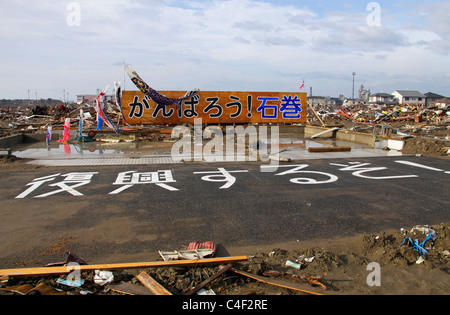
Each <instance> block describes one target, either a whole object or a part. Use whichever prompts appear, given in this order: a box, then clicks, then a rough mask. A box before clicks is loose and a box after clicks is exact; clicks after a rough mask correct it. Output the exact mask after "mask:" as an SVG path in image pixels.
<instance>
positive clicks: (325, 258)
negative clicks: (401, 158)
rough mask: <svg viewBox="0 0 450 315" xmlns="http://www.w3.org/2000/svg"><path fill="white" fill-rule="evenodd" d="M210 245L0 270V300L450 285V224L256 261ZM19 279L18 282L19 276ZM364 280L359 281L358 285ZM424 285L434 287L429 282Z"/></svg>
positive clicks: (438, 288) (277, 252) (438, 290)
mask: <svg viewBox="0 0 450 315" xmlns="http://www.w3.org/2000/svg"><path fill="white" fill-rule="evenodd" d="M207 243H208V244H209V245H208V246H203V245H204V244H206V243H197V242H196V243H195V245H194V246H191V247H190V249H185V251H184V252H183V251H174V252H172V253H171V254H175V255H176V256H177V257H173V256H170V255H168V253H167V252H165V253H160V254H161V258H162V261H157V262H153V263H142V264H140V263H138V264H118V265H88V264H87V263H86V262H85V261H84V260H83V259H80V258H79V257H77V256H76V255H75V254H73V253H70V252H69V251H68V252H67V253H66V256H67V259H66V261H65V262H61V263H55V264H51V265H50V266H48V265H47V266H46V267H44V268H29V269H24V270H20V269H19V270H16V269H9V270H0V294H3V295H32V294H34V295H194V294H196V295H250V294H252V295H280V294H282V295H293V294H294V295H297V294H301V295H303V294H308V295H331V294H384V293H386V294H395V293H396V292H398V291H402V290H406V293H415V292H418V293H429V292H428V291H427V290H429V291H430V292H433V293H434V294H448V292H450V291H449V289H450V288H449V285H450V284H449V283H448V281H445V279H446V278H445V277H446V276H447V277H448V274H447V272H448V268H449V259H450V252H449V246H450V224H439V225H435V226H426V225H419V226H415V227H413V228H411V229H404V228H402V229H400V231H396V232H393V233H385V232H381V233H379V234H370V235H364V236H362V237H358V238H356V239H354V240H351V241H348V242H344V243H341V244H339V245H340V247H339V246H337V247H335V248H331V247H330V248H326V247H325V246H313V247H307V248H301V247H299V248H298V249H295V250H283V249H279V248H277V249H274V250H272V251H271V252H269V253H257V254H255V255H254V256H237V257H221V258H217V257H213V256H214V255H213V254H215V250H216V248H217V247H216V245H215V244H214V243H213V242H207ZM199 244H202V246H198V245H199ZM199 249H205V250H207V251H208V252H207V254H208V257H209V258H207V257H205V256H203V255H201V254H200V253H197V254H198V255H199V256H197V257H198V259H194V260H187V259H185V258H193V257H183V255H184V254H186V253H187V252H190V253H191V254H192V253H195V251H198V250H199ZM202 257H203V258H202ZM194 258H195V257H194ZM166 259H167V260H166ZM371 262H376V263H378V264H379V265H380V266H381V268H382V272H383V279H389V281H391V284H390V285H385V286H380V287H379V288H373V287H371V286H369V285H368V284H367V283H366V281H367V278H366V276H364V274H365V273H366V270H367V269H366V267H367V266H368V265H369V264H370V263H371ZM74 263H75V266H79V268H80V270H79V273H78V274H77V273H75V272H74V271H75V270H76V269H68V268H67V266H71V264H74ZM58 268H59V269H58ZM61 268H62V269H61ZM53 270H54V271H53ZM420 270H423V271H424V272H422V271H420ZM20 271H22V273H23V274H22V275H21V276H18V275H17V274H18V272H20ZM61 271H62V272H61ZM69 272H70V273H69ZM27 273H28V274H27ZM32 274H36V275H34V276H33V275H32ZM39 274H44V275H39ZM361 274H362V275H363V276H362V277H359V275H361ZM408 277H411V279H410V278H408ZM423 277H430V278H433V279H438V280H433V281H437V282H432V281H430V280H429V279H426V278H425V279H424V278H423ZM427 280H428V281H427ZM405 283H406V287H405ZM408 283H409V284H410V285H409V286H408V285H407V284H408ZM414 283H421V285H420V286H417V285H415V284H414ZM427 283H428V285H427ZM377 290H378V291H377ZM383 290H384V291H383Z"/></svg>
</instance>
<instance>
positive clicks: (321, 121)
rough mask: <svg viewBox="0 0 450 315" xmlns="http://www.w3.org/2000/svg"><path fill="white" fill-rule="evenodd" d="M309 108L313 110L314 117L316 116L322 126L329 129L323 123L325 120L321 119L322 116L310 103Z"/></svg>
mask: <svg viewBox="0 0 450 315" xmlns="http://www.w3.org/2000/svg"><path fill="white" fill-rule="evenodd" d="M308 105H309V107H310V108H311V109H312V111H313V113H314V115H316V117H317V118H318V119H319V121H320V123H321V124H322V126H324V127H325V128H326V127H327V125H325V123H324V122H323V120H322V119H321V118H320V116H319V115H318V114H317V113H316V110H315V109H314V107H312V105H311V104H310V103H309V102H308Z"/></svg>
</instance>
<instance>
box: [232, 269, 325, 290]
mask: <svg viewBox="0 0 450 315" xmlns="http://www.w3.org/2000/svg"><path fill="white" fill-rule="evenodd" d="M231 270H232V271H234V272H235V273H237V274H240V275H242V276H246V277H248V278H250V279H253V280H256V281H258V282H261V283H265V284H270V285H273V286H277V287H280V288H284V289H289V290H295V291H299V292H302V293H305V294H309V295H324V293H323V290H321V291H320V292H319V291H318V290H317V289H315V288H311V289H310V288H308V287H306V286H302V285H301V284H298V283H288V282H286V281H280V280H275V279H270V278H267V277H262V276H257V275H254V274H251V273H248V272H245V271H242V270H239V269H235V268H231Z"/></svg>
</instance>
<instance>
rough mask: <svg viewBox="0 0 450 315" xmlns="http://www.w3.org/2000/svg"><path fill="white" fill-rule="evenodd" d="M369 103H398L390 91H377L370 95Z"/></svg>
mask: <svg viewBox="0 0 450 315" xmlns="http://www.w3.org/2000/svg"><path fill="white" fill-rule="evenodd" d="M369 103H370V104H373V105H392V104H396V102H395V101H394V95H392V94H388V93H377V94H372V95H370V96H369Z"/></svg>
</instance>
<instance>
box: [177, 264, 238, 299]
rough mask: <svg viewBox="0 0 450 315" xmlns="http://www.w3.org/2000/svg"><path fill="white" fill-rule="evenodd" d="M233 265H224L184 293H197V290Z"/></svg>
mask: <svg viewBox="0 0 450 315" xmlns="http://www.w3.org/2000/svg"><path fill="white" fill-rule="evenodd" d="M232 266H233V265H232V264H229V265H227V266H225V267H223V268H222V269H220V270H219V271H218V272H216V273H215V274H213V275H212V276H211V277H209V278H208V279H206V280H205V281H203V282H202V283H200V284H199V285H197V286H196V287H195V288H193V289H191V290H189V291H188V292H186V295H192V294H195V293H197V292H198V291H200V290H201V289H203V287H205V286H206V285H208V284H209V283H211V282H213V281H214V280H216V279H217V278H219V277H220V276H221V275H223V274H224V273H225V272H227V271H228V270H230V269H231V267H232Z"/></svg>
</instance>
